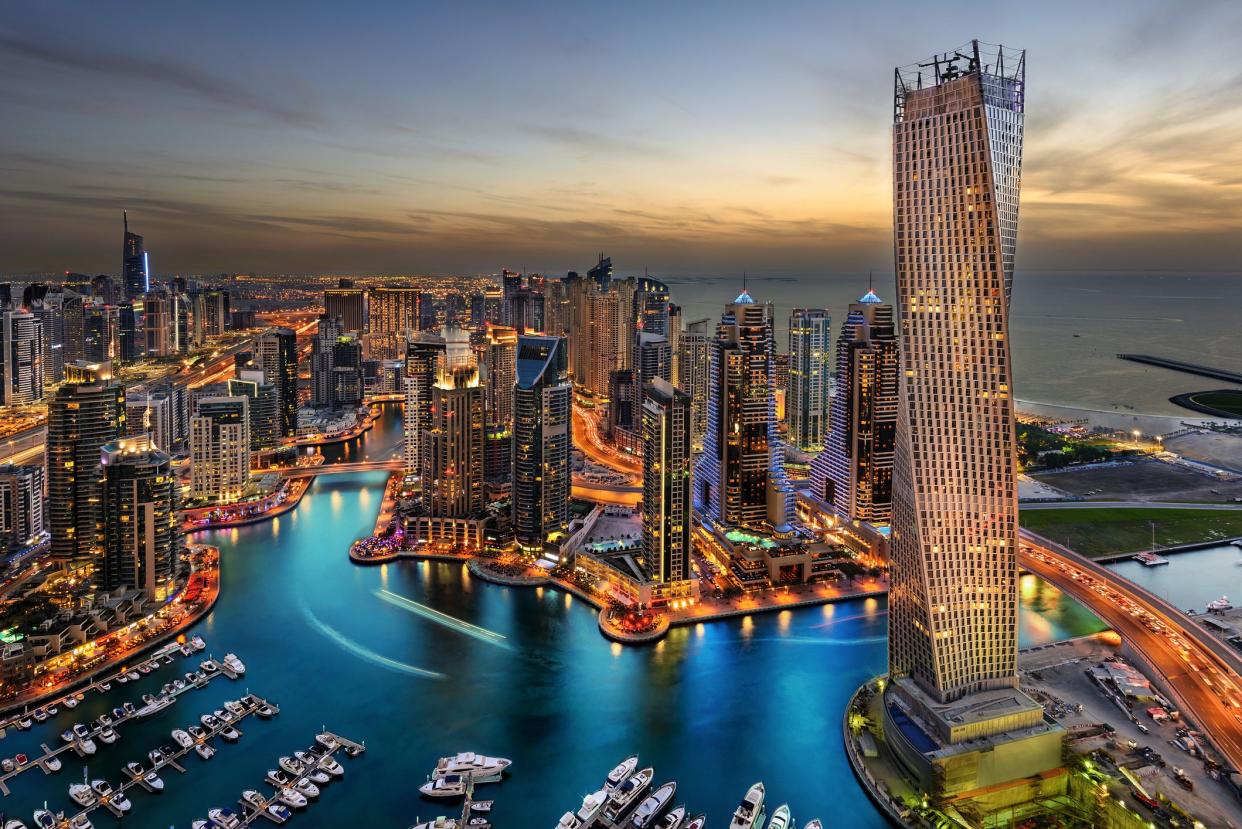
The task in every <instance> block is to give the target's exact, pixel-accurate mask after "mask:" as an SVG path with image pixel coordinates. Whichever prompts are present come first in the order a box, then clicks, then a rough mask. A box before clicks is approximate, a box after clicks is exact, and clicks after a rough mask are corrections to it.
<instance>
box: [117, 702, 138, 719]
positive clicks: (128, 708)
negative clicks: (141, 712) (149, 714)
mask: <svg viewBox="0 0 1242 829" xmlns="http://www.w3.org/2000/svg"><path fill="white" fill-rule="evenodd" d="M121 710H123V711H124V712H125V716H127V717H132V716H134V715H135V714H137V713H138V708H137V706H135V705H134V704H133V703H132V702H123V703H121Z"/></svg>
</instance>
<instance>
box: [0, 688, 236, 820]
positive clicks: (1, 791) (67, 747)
mask: <svg viewBox="0 0 1242 829" xmlns="http://www.w3.org/2000/svg"><path fill="white" fill-rule="evenodd" d="M223 675H225V674H224V673H223V672H222V671H213V672H212V673H210V674H207V676H206V677H204V678H203V679H200V680H198V681H196V682H187V683H186V684H185V685H184V686H183V687H181V688H174V689H173V690H172V691H169V692H168V693H167V694H165V695H163V697H164V698H165V699H167V700H168V703H169V704H172V703H173V702H176V700H177V698H178V697H179V696H181V695H182V694H184V693H185V692H187V691H191V690H194V689H197V688H206V687H207V685H208V684H210V683H211V681H212V680H213V679H215V678H216V677H219V676H223ZM141 711H142V709H141V708H135V709H134V711H133V713H126V714H125V716H123V717H118V718H117V719H115V720H113V721H112V723H111V724H110V725H109V726H106V727H109V728H112V729H113V730H114V731H115V730H117V727H118V726H120V725H122V724H124V723H127V722H129V721H130V720H132V719H138V718H140V717H141V716H142V715H141V714H140V713H139V712H141ZM104 728H105V726H99V727H96V728H93V729H91V730H90V732H89V734H88V736H89V738H90V739H91V740H94V739H95V738H96V737H98V736H99V733H100V732H101V731H103V729H104ZM39 747H40V748H42V749H43V754H42V755H41V756H39V757H34V758H31V759H30V760H28V761H27V762H26V763H24V764H23V765H21V766H18V767H17V768H15V769H13V770H12V771H11V772H8V773H7V774H3V775H0V795H3V796H4V797H8V796H9V794H10V792H9V787H8V782H9V780H11V779H13V778H14V777H16V776H17V775H19V774H21V773H22V772H25V771H29V770H30V769H32V768H36V767H37V768H40V769H42V770H43V773H44V774H53V772H52V771H51V770H50V769H49V768H48V762H47V761H48V760H50V759H51V758H53V757H56V756H57V755H59V754H62V753H64V752H66V751H74V752H75V753H77V755H78V756H79V757H86V755H85V754H84V753H83V752H82V749H81V745H80V742H79V741H78V740H74V741H73V742H71V743H65V744H64V745H62V746H60V747H58V748H49V747H48V745H47V743H41V744H40V746H39Z"/></svg>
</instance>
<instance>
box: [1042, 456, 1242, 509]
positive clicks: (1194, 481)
mask: <svg viewBox="0 0 1242 829" xmlns="http://www.w3.org/2000/svg"><path fill="white" fill-rule="evenodd" d="M1030 477H1032V478H1034V479H1035V480H1036V481H1039V482H1041V483H1044V484H1047V485H1049V486H1053V487H1056V488H1057V489H1059V490H1061V491H1063V492H1067V493H1069V494H1070V495H1077V496H1081V497H1084V498H1089V499H1091V500H1093V501H1197V502H1201V503H1213V502H1222V503H1223V502H1226V501H1232V500H1233V499H1234V498H1242V481H1221V480H1219V479H1217V478H1213V477H1210V476H1208V475H1205V474H1203V473H1200V472H1196V471H1195V470H1193V469H1188V468H1186V467H1184V466H1174V465H1173V464H1169V463H1163V462H1161V461H1155V460H1145V461H1139V462H1137V463H1127V464H1118V465H1116V466H1104V467H1098V466H1097V467H1083V468H1082V469H1069V470H1066V471H1063V472H1036V473H1034V474H1032V475H1031V476H1030Z"/></svg>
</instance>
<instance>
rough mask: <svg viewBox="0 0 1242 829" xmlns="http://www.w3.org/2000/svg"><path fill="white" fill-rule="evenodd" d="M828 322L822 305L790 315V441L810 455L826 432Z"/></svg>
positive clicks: (787, 404) (787, 396)
mask: <svg viewBox="0 0 1242 829" xmlns="http://www.w3.org/2000/svg"><path fill="white" fill-rule="evenodd" d="M830 325H831V318H830V317H829V316H828V312H827V311H825V310H824V309H823V308H795V309H794V310H793V312H791V313H790V315H789V384H788V387H787V389H786V394H785V411H786V413H787V415H788V420H789V442H790V443H791V444H792V445H793V446H794V447H795V448H797V449H800V450H801V451H803V452H808V453H812V454H814V453H817V452H819V451H820V450H822V449H823V448H824V437H825V435H826V434H827V432H828V392H829V386H830V382H831V381H830V380H829V376H828V367H829V354H830V353H831V347H832V335H831V331H830V330H829V328H830Z"/></svg>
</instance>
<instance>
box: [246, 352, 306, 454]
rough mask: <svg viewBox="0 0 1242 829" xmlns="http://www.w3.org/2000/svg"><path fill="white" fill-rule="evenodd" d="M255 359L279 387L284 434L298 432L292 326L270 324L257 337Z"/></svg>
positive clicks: (256, 363) (264, 377) (272, 382)
mask: <svg viewBox="0 0 1242 829" xmlns="http://www.w3.org/2000/svg"><path fill="white" fill-rule="evenodd" d="M254 362H255V365H256V366H258V367H259V368H260V369H262V371H263V379H264V381H265V382H268V383H271V384H272V385H273V386H275V387H276V396H277V399H278V401H279V408H280V416H279V428H280V435H281V437H282V438H291V437H294V436H296V435H297V432H298V340H297V334H296V333H295V332H294V331H293V329H292V328H269V329H267V330H266V331H264V332H263V333H262V334H260V335H259V336H257V337H255V339H254Z"/></svg>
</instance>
